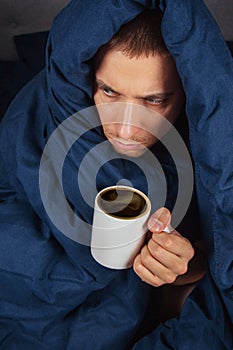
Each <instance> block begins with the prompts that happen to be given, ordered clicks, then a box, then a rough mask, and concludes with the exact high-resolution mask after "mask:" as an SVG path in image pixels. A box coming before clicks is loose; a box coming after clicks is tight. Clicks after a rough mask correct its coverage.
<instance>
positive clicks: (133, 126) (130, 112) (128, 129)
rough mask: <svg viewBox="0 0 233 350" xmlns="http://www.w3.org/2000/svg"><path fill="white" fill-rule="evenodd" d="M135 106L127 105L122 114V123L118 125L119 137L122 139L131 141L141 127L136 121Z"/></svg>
mask: <svg viewBox="0 0 233 350" xmlns="http://www.w3.org/2000/svg"><path fill="white" fill-rule="evenodd" d="M134 109H135V106H134V105H132V104H127V105H126V106H125V108H124V111H122V112H123V113H122V114H121V116H122V117H121V121H120V123H119V124H118V136H119V137H121V138H122V139H130V138H131V137H132V136H133V135H135V134H137V132H138V130H139V125H137V123H136V120H134V119H135V118H134V115H135V110H134Z"/></svg>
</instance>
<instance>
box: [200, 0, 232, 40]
mask: <svg viewBox="0 0 233 350" xmlns="http://www.w3.org/2000/svg"><path fill="white" fill-rule="evenodd" d="M193 1H195V0H193ZM204 1H205V3H206V5H207V7H208V8H209V10H210V11H211V13H212V14H213V16H214V17H215V19H216V21H217V22H218V25H219V26H220V29H221V31H222V33H223V35H224V38H225V39H226V40H229V41H233V0H204Z"/></svg>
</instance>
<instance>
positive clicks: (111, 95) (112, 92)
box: [102, 87, 116, 97]
mask: <svg viewBox="0 0 233 350" xmlns="http://www.w3.org/2000/svg"><path fill="white" fill-rule="evenodd" d="M102 90H103V92H104V93H105V95H107V96H109V97H114V96H116V93H115V91H113V90H111V89H109V88H107V87H103V88H102Z"/></svg>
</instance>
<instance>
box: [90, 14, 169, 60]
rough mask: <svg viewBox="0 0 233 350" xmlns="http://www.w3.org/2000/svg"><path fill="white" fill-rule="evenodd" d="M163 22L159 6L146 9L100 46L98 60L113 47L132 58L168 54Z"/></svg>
mask: <svg viewBox="0 0 233 350" xmlns="http://www.w3.org/2000/svg"><path fill="white" fill-rule="evenodd" d="M161 22H162V12H161V11H160V9H159V7H157V8H156V9H153V10H144V11H143V12H141V13H140V14H139V15H138V16H137V17H135V18H134V19H133V20H131V21H130V22H128V23H125V24H123V25H122V26H121V28H120V29H119V31H118V32H117V33H116V34H115V35H114V36H113V37H112V38H111V39H110V41H109V42H108V43H106V44H104V45H103V46H101V47H100V49H99V50H98V52H97V61H98V62H100V61H101V59H102V58H103V56H104V54H105V53H106V52H107V51H108V50H111V49H115V50H119V51H121V52H122V53H123V54H125V55H126V56H129V57H130V58H133V57H140V56H144V57H148V56H149V55H152V56H155V55H157V54H164V55H168V50H167V48H166V45H165V43H164V41H163V37H162V33H161ZM98 62H97V65H98Z"/></svg>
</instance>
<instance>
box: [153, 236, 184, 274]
mask: <svg viewBox="0 0 233 350" xmlns="http://www.w3.org/2000/svg"><path fill="white" fill-rule="evenodd" d="M147 246H148V250H149V252H150V254H151V256H152V257H153V259H154V260H156V261H157V262H159V263H160V264H161V265H162V266H164V267H165V268H166V269H168V270H170V271H172V273H173V274H175V275H176V276H178V275H183V274H184V273H186V272H187V269H188V259H184V258H181V257H180V256H178V255H176V254H174V253H171V252H169V251H167V250H166V249H164V248H163V247H162V246H161V245H159V244H157V243H156V242H155V241H153V239H151V240H150V241H149V242H148V244H147ZM154 268H155V264H154V265H153V264H151V268H150V270H151V271H152V272H155V270H152V269H154ZM160 270H161V273H167V272H166V270H162V269H161V268H160ZM156 273H157V272H156ZM158 275H159V276H160V274H158Z"/></svg>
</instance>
